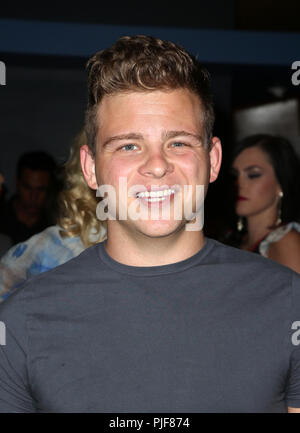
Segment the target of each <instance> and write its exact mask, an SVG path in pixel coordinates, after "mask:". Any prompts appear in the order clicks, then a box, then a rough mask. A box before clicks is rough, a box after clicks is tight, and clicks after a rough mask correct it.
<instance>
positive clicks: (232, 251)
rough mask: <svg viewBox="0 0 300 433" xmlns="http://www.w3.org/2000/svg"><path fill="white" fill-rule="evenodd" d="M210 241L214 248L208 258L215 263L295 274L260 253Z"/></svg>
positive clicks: (253, 269)
mask: <svg viewBox="0 0 300 433" xmlns="http://www.w3.org/2000/svg"><path fill="white" fill-rule="evenodd" d="M210 242H211V243H213V244H214V248H213V249H212V250H211V254H210V257H209V258H208V260H211V261H213V262H215V263H218V264H222V265H224V266H228V267H230V266H231V265H232V266H233V267H234V268H235V269H240V270H242V269H245V270H247V271H252V272H254V271H256V272H259V273H263V274H269V275H272V274H273V273H276V274H277V273H279V274H282V275H286V276H288V275H291V274H295V272H294V271H292V270H291V269H289V268H288V267H286V266H283V265H281V264H280V263H278V262H275V261H273V260H271V259H268V258H266V257H263V256H261V255H260V254H256V253H253V252H250V251H245V250H241V249H239V248H236V247H232V246H229V245H225V244H223V243H221V242H219V241H217V240H214V239H210ZM296 275H297V274H296Z"/></svg>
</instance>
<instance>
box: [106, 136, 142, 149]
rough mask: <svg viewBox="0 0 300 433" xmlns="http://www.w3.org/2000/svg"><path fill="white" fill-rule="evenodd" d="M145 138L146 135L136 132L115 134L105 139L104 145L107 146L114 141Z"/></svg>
mask: <svg viewBox="0 0 300 433" xmlns="http://www.w3.org/2000/svg"><path fill="white" fill-rule="evenodd" d="M143 138H144V137H143V135H142V134H138V133H136V132H129V133H128V134H120V135H113V136H112V137H109V138H108V139H107V140H105V141H104V143H103V145H102V147H106V146H107V145H108V144H110V143H112V142H113V141H120V140H142V139H143Z"/></svg>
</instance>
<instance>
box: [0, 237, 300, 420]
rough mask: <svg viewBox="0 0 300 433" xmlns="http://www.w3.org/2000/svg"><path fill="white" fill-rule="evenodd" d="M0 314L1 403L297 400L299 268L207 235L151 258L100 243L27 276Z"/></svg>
mask: <svg viewBox="0 0 300 433" xmlns="http://www.w3.org/2000/svg"><path fill="white" fill-rule="evenodd" d="M0 320H1V321H2V322H3V324H4V325H5V328H6V344H5V345H1V346H0V411H2V412H123V413H126V412H148V413H149V412H285V411H286V406H292V407H300V346H298V345H297V343H298V339H297V334H295V332H297V330H296V328H295V324H294V325H293V326H294V329H292V324H293V322H296V321H300V276H298V274H296V273H294V272H293V271H291V270H290V269H288V268H285V267H283V266H281V265H278V264H276V263H274V262H272V261H271V260H268V259H265V258H263V257H261V256H258V255H255V254H252V253H248V252H245V251H240V250H237V249H235V248H231V247H228V246H225V245H222V244H221V243H218V242H217V241H214V240H210V239H206V243H205V245H204V247H203V248H202V249H201V250H200V251H199V252H198V253H197V254H195V255H194V256H192V257H190V258H188V259H187V260H184V261H181V262H178V263H174V264H171V265H165V266H157V267H134V266H126V265H123V264H120V263H118V262H116V261H115V260H113V259H112V258H111V257H110V256H109V255H108V254H107V252H106V249H105V244H104V243H102V244H99V245H96V246H94V247H91V248H88V249H87V250H86V251H84V252H83V253H81V254H80V255H79V256H78V257H76V258H74V259H72V260H70V261H69V262H67V263H65V264H63V265H61V266H59V267H57V268H55V269H52V270H51V271H49V272H46V273H44V274H41V275H38V276H36V277H34V278H32V279H31V280H29V281H28V282H27V283H25V284H24V285H23V286H22V287H21V288H20V289H18V290H17V291H16V292H15V293H14V294H12V295H11V296H10V297H9V298H8V299H7V300H5V301H4V302H3V303H2V304H1V306H0ZM296 325H297V324H296ZM299 325H300V323H299ZM2 331H3V326H2ZM293 334H294V336H293V338H292V335H293ZM299 342H300V337H299ZM2 343H3V342H2Z"/></svg>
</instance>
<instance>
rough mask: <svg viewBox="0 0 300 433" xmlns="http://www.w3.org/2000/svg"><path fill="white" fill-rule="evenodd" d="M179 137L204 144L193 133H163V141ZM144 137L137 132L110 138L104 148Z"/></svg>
mask: <svg viewBox="0 0 300 433" xmlns="http://www.w3.org/2000/svg"><path fill="white" fill-rule="evenodd" d="M179 136H181V137H182V136H184V137H192V138H195V139H196V140H197V141H200V142H202V136H201V135H199V134H193V133H191V132H187V131H184V130H180V131H164V132H163V133H162V139H163V140H169V139H170V138H175V137H179ZM143 139H144V136H143V134H139V133H137V132H129V133H128V134H119V135H114V136H112V137H109V138H108V139H107V140H105V141H104V143H103V145H102V147H103V148H104V147H106V146H107V145H108V144H110V143H112V142H114V141H120V140H143Z"/></svg>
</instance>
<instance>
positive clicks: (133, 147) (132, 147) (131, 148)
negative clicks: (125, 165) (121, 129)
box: [121, 144, 137, 151]
mask: <svg viewBox="0 0 300 433" xmlns="http://www.w3.org/2000/svg"><path fill="white" fill-rule="evenodd" d="M136 148H137V146H136V145H135V144H125V145H124V146H122V147H121V150H126V151H128V150H135V149H136Z"/></svg>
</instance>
